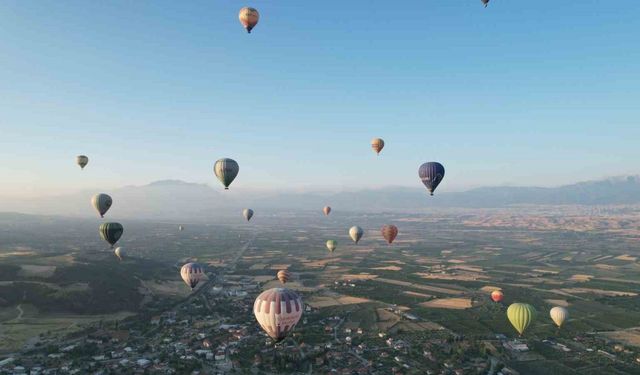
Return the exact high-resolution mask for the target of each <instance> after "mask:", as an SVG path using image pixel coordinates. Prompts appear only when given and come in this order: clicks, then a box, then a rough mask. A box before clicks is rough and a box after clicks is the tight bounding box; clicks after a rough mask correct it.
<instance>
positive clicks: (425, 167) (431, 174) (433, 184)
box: [418, 161, 444, 195]
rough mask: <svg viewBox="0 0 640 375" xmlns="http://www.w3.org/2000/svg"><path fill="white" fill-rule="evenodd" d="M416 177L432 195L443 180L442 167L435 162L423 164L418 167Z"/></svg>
mask: <svg viewBox="0 0 640 375" xmlns="http://www.w3.org/2000/svg"><path fill="white" fill-rule="evenodd" d="M418 175H419V176H420V179H421V180H422V183H423V184H424V186H426V187H427V190H429V193H430V194H431V195H433V192H434V191H435V190H436V188H437V187H438V185H440V182H441V181H442V179H443V178H444V167H443V166H442V164H440V163H438V162H435V161H432V162H429V163H424V164H422V165H421V166H420V169H419V170H418Z"/></svg>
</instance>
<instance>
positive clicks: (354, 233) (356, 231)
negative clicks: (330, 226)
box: [349, 226, 364, 245]
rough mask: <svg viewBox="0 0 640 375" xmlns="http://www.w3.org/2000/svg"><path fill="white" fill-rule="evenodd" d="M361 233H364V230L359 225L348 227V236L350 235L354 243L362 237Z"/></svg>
mask: <svg viewBox="0 0 640 375" xmlns="http://www.w3.org/2000/svg"><path fill="white" fill-rule="evenodd" d="M363 234H364V231H363V230H362V228H360V227H359V226H354V227H351V229H349V236H350V237H351V239H352V240H353V242H355V243H356V245H357V244H358V242H360V239H361V238H362V235H363Z"/></svg>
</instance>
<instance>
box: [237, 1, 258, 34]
mask: <svg viewBox="0 0 640 375" xmlns="http://www.w3.org/2000/svg"><path fill="white" fill-rule="evenodd" d="M238 19H239V20H240V23H241V24H242V26H243V27H244V28H245V29H246V30H247V32H248V33H251V30H253V28H254V27H256V25H257V24H258V21H259V20H260V13H258V10H257V9H255V8H251V7H244V8H242V9H240V13H239V14H238Z"/></svg>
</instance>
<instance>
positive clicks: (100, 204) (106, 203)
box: [91, 193, 113, 217]
mask: <svg viewBox="0 0 640 375" xmlns="http://www.w3.org/2000/svg"><path fill="white" fill-rule="evenodd" d="M91 204H92V205H93V207H94V208H95V209H96V211H98V213H99V214H100V217H104V214H106V213H107V211H109V208H111V205H112V204H113V199H111V197H110V196H108V195H107V194H104V193H100V194H96V195H94V196H93V198H91Z"/></svg>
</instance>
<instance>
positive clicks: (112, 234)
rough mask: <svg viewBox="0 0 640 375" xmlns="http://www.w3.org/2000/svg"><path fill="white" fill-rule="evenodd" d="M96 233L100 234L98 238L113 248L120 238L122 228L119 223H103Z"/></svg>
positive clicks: (122, 231)
mask: <svg viewBox="0 0 640 375" xmlns="http://www.w3.org/2000/svg"><path fill="white" fill-rule="evenodd" d="M98 231H99V232H100V237H101V238H102V239H103V240H105V241H107V242H108V243H109V245H111V247H113V245H115V243H116V242H118V240H119V239H120V237H122V233H124V228H123V227H122V224H120V223H104V224H102V225H100V228H99V229H98Z"/></svg>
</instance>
